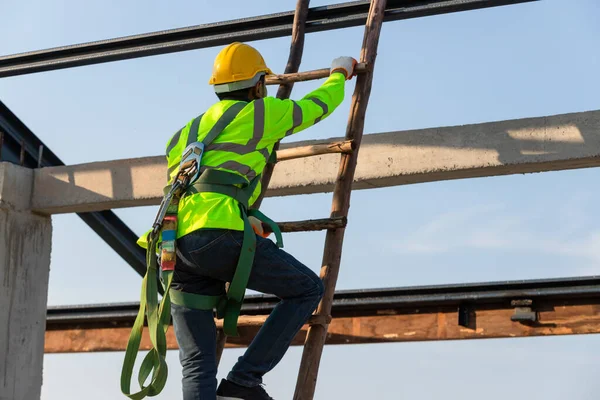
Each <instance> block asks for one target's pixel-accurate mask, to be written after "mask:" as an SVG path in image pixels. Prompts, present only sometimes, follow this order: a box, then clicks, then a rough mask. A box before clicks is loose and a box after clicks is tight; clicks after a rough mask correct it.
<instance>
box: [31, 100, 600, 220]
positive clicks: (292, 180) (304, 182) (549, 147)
mask: <svg viewBox="0 0 600 400" xmlns="http://www.w3.org/2000/svg"><path fill="white" fill-rule="evenodd" d="M335 140H342V139H341V138H335V139H328V140H324V141H311V142H296V143H294V144H287V145H285V146H282V148H289V147H292V146H306V145H307V144H318V143H324V142H330V141H335ZM339 157H340V156H339V155H338V154H325V155H321V156H316V157H311V158H303V159H295V160H289V161H284V162H281V164H280V165H278V166H277V168H275V173H274V175H273V179H272V180H271V185H270V187H269V190H268V192H267V196H288V195H299V194H309V193H319V192H329V191H331V190H332V188H333V184H334V181H335V179H336V175H337V172H338V162H339ZM598 165H600V111H599V110H596V111H588V112H581V113H571V114H561V115H555V116H549V117H539V118H525V119H517V120H508V121H500V122H489V123H483V124H473V125H463V126H453V127H444V128H431V129H421V130H412V131H401V132H388V133H380V134H371V135H366V136H364V138H363V141H362V145H361V149H360V153H359V157H358V168H357V171H356V174H355V181H354V186H353V188H354V189H370V188H379V187H387V186H395V185H405V184H411V183H420V182H432V181H440V180H448V179H462V178H473V177H484V176H495V175H508V174H520V173H530V172H542V171H555V170H563V169H573V168H588V167H596V166H598ZM165 169H166V163H165V159H164V157H145V158H138V159H128V160H116V161H107V162H96V163H90V164H81V165H71V166H66V167H52V168H43V169H40V170H36V171H35V180H34V193H33V198H32V208H33V209H34V210H35V211H38V212H42V213H47V214H55V213H66V212H81V211H100V210H104V209H110V208H120V207H132V206H143V205H156V204H159V202H160V199H161V197H162V188H163V185H164V183H165V175H166V173H165Z"/></svg>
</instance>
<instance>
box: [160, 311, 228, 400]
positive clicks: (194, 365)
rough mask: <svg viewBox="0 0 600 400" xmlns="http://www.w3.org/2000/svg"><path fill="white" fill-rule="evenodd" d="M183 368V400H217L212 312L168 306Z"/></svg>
mask: <svg viewBox="0 0 600 400" xmlns="http://www.w3.org/2000/svg"><path fill="white" fill-rule="evenodd" d="M171 315H172V317H173V327H174V330H175V337H176V338H177V343H178V345H179V361H180V362H181V366H182V373H183V378H182V380H181V383H182V389H183V400H216V398H217V397H216V396H217V395H216V391H217V378H216V375H217V360H216V340H217V334H216V328H215V321H214V317H213V312H212V311H210V310H194V309H190V308H187V307H182V306H178V305H176V304H172V305H171Z"/></svg>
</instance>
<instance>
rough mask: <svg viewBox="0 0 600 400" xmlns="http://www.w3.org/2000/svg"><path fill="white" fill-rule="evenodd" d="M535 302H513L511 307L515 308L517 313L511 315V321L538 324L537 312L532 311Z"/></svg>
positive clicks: (525, 300)
mask: <svg viewBox="0 0 600 400" xmlns="http://www.w3.org/2000/svg"><path fill="white" fill-rule="evenodd" d="M532 304H533V300H530V299H524V300H512V301H511V302H510V305H511V306H512V307H515V312H514V314H513V315H511V317H510V320H511V321H517V322H537V312H536V311H533V310H532V309H531V306H532Z"/></svg>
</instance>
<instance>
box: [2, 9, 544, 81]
mask: <svg viewBox="0 0 600 400" xmlns="http://www.w3.org/2000/svg"><path fill="white" fill-rule="evenodd" d="M531 1H538V0H389V1H388V2H387V3H388V4H387V7H386V14H385V21H397V20H402V19H409V18H418V17H425V16H431V15H439V14H446V13H453V12H460V11H468V10H476V9H481V8H488V7H497V6H504V5H510V4H517V3H525V2H531ZM369 4H370V1H365V0H363V1H354V2H349V3H341V4H333V5H328V6H321V7H314V8H311V9H310V10H309V14H308V20H307V23H306V32H308V33H311V32H321V31H327V30H333V29H340V28H348V27H352V26H360V25H363V24H364V23H365V21H366V19H367V13H368V10H369ZM293 19H294V11H288V12H283V13H276V14H268V15H261V16H256V17H251V18H243V19H237V20H231V21H225V22H217V23H211V24H204V25H197V26H191V27H186V28H178V29H171V30H166V31H160V32H152V33H146V34H140V35H133V36H126V37H120V38H116V39H109V40H102V41H97V42H89V43H83V44H76V45H71V46H64V47H56V48H51V49H46V50H39V51H32V52H27V53H20V54H13V55H7V56H3V57H0V77H8V76H16V75H23V74H31V73H35V72H42V71H51V70H58V69H64V68H72V67H78V66H84V65H92V64H99V63H104V62H111V61H119V60H126V59H132V58H139V57H147V56H153V55H159V54H167V53H174V52H180V51H188V50H195V49H202V48H208V47H213V46H220V45H225V44H228V43H231V42H233V41H254V40H262V39H272V38H277V37H283V36H289V35H291V33H292V25H293Z"/></svg>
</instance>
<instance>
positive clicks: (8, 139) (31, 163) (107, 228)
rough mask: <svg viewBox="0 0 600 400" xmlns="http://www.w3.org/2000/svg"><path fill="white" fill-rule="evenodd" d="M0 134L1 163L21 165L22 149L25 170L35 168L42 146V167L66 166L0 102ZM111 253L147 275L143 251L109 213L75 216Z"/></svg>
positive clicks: (131, 233) (130, 231) (133, 237)
mask: <svg viewBox="0 0 600 400" xmlns="http://www.w3.org/2000/svg"><path fill="white" fill-rule="evenodd" d="M0 132H1V133H2V136H3V144H2V147H1V150H0V161H8V162H11V163H14V164H20V159H21V145H23V147H22V148H23V155H24V163H23V165H24V166H25V167H27V168H37V167H38V158H39V150H40V146H42V145H43V149H42V157H41V162H40V166H41V167H54V166H59V165H65V164H64V163H63V162H62V161H61V160H60V159H59V158H58V156H56V154H54V152H52V150H50V149H49V148H48V146H46V145H45V144H44V143H43V142H42V141H41V140H40V139H39V138H38V137H37V136H36V135H35V134H34V133H33V132H32V131H31V130H30V129H29V128H28V127H27V126H26V125H25V124H24V123H23V122H22V121H21V120H20V119H19V118H18V117H17V116H16V115H15V114H14V113H13V112H12V111H10V110H9V108H8V107H7V106H6V105H5V104H4V103H3V102H1V101H0ZM77 215H78V216H79V217H80V218H81V219H82V220H83V221H84V222H85V223H86V224H87V225H88V226H89V227H90V228H92V229H93V230H94V232H96V233H97V234H98V235H99V236H100V237H101V238H102V239H103V240H104V241H105V242H106V243H107V244H108V245H109V246H110V247H111V248H112V249H113V250H115V251H116V252H117V254H119V256H121V257H122V258H123V259H124V260H125V261H126V262H127V263H128V264H129V265H130V266H131V267H132V268H133V269H134V270H135V271H136V272H137V273H138V274H140V275H141V276H143V275H144V274H145V273H146V256H145V252H144V250H143V249H142V248H141V247H139V246H138V245H137V244H136V241H137V236H136V235H135V234H134V233H133V231H132V230H131V229H129V227H128V226H127V225H126V224H125V223H124V222H123V221H122V220H121V219H120V218H119V217H118V216H117V215H116V214H115V213H114V212H112V211H110V210H107V211H100V212H88V213H79V214H77Z"/></svg>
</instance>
